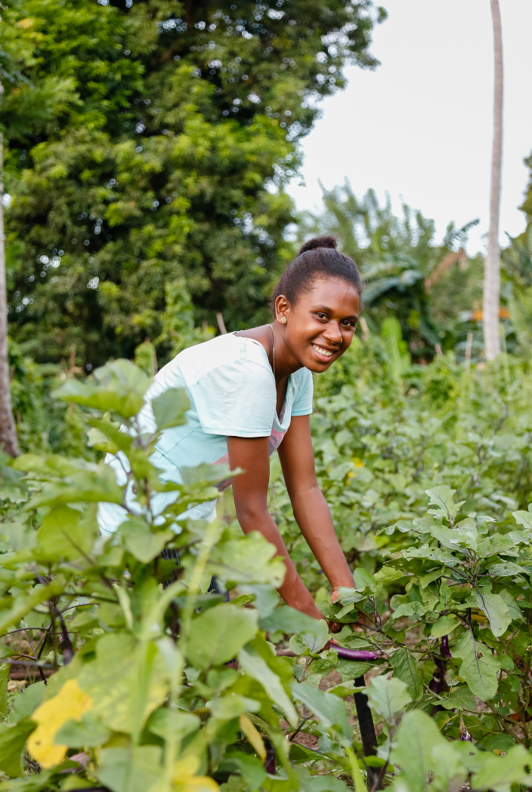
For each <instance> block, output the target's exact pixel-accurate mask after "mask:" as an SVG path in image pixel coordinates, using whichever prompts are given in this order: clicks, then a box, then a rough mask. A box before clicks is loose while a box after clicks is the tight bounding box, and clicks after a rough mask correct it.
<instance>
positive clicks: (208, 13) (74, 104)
mask: <svg viewBox="0 0 532 792" xmlns="http://www.w3.org/2000/svg"><path fill="white" fill-rule="evenodd" d="M384 17H385V12H384V11H383V10H382V9H380V8H377V7H375V6H374V4H373V2H371V0H363V1H362V2H359V3H357V4H354V5H353V4H351V3H349V2H347V0H335V2H324V1H323V0H312V2H308V1H305V2H303V1H302V0H301V2H283V1H282V0H277V2H271V1H270V2H262V3H257V2H249V1H248V0H245V1H242V0H241V1H240V2H234V3H229V2H216V3H214V2H210V1H208V0H205V2H195V3H177V2H174V1H173V0H172V2H164V1H163V0H145V2H138V0H137V1H136V2H134V3H132V2H130V1H129V0H127V2H125V3H124V2H122V0H121V1H120V2H118V1H117V2H104V0H98V2H96V0H69V2H68V3H65V2H63V0H18V2H16V3H14V4H12V5H11V6H10V8H9V9H8V10H7V13H6V14H5V18H4V26H5V28H6V30H7V31H8V32H7V33H6V35H5V43H4V44H3V52H2V54H1V59H2V60H1V65H2V68H3V69H4V70H5V71H7V68H8V62H9V63H10V64H11V66H10V67H9V68H10V70H9V74H10V79H9V84H7V83H6V96H5V102H4V104H3V108H2V124H3V127H4V130H5V134H6V138H7V141H8V145H9V148H8V150H7V152H6V178H5V182H6V192H8V193H9V194H10V196H11V197H12V201H11V205H10V206H9V208H8V212H7V224H8V225H7V244H8V248H9V249H10V250H11V273H10V274H11V300H10V305H9V321H10V324H11V332H12V334H13V336H14V337H15V338H16V340H17V341H19V342H20V343H22V344H23V346H24V348H25V349H26V350H27V351H29V352H31V353H32V354H34V355H35V356H36V357H37V358H38V359H40V360H57V359H58V358H59V357H61V356H66V355H67V353H68V351H69V349H70V348H71V345H72V344H76V346H77V355H78V363H81V364H82V365H87V364H88V365H89V366H94V365H96V364H99V363H101V362H102V361H104V360H105V359H107V358H108V357H109V356H126V357H132V355H133V351H134V349H135V347H136V346H137V345H138V344H139V343H140V342H142V341H144V339H145V338H147V337H149V338H150V339H151V340H152V341H153V342H155V343H156V344H157V346H158V349H159V351H160V354H161V355H162V356H163V358H164V356H165V355H168V354H170V353H172V352H174V351H176V349H179V348H180V347H181V346H184V345H186V344H187V343H189V342H190V333H191V332H192V331H191V327H193V326H194V324H197V325H201V324H202V322H203V323H210V324H213V323H214V317H215V314H216V312H217V311H221V312H222V314H223V316H224V319H225V322H226V324H227V326H228V327H229V329H235V328H237V327H238V326H241V325H243V324H245V323H248V322H249V321H252V320H258V321H260V319H261V318H264V316H265V313H266V309H265V307H264V306H265V302H266V301H265V295H266V293H267V292H268V290H269V288H270V287H271V283H272V280H273V279H274V278H275V275H276V273H277V272H278V271H279V269H281V268H282V266H283V265H284V264H285V263H286V261H287V259H288V258H289V256H290V246H289V245H288V244H287V243H286V242H285V241H284V237H283V232H284V229H285V227H286V225H287V224H288V223H289V222H290V221H291V220H292V205H291V202H290V200H289V198H288V197H287V195H286V194H285V193H284V191H283V185H284V183H285V181H286V179H288V178H289V177H290V176H292V175H293V173H294V172H295V169H296V168H297V165H298V149H297V143H298V140H299V139H300V138H301V137H302V136H303V135H305V133H306V132H307V131H308V130H309V129H310V128H311V126H312V123H313V120H314V118H315V117H316V113H317V109H316V100H317V99H318V98H319V97H320V96H324V95H327V94H330V93H332V92H334V91H335V90H337V89H338V88H340V87H342V85H343V83H344V77H343V74H342V68H343V66H344V65H345V64H347V63H353V62H354V63H357V64H359V65H360V66H363V67H369V68H372V67H374V66H375V65H376V63H377V62H376V61H375V59H374V58H372V56H371V55H370V53H369V45H370V42H371V33H372V30H373V27H374V25H375V24H376V23H377V22H379V21H381V20H382V19H384ZM37 95H39V96H40V97H41V99H42V98H43V97H45V96H47V97H48V101H47V102H43V101H41V102H36V101H35V97H36V96H37ZM37 105H39V106H42V107H44V110H43V111H41V112H35V111H34V108H35V107H36V106H37ZM17 246H18V247H17ZM14 252H16V255H13V253H14ZM193 310H194V313H192V312H193ZM183 316H185V318H186V317H188V319H187V320H186V321H184V320H183ZM191 317H193V318H192V320H190V319H191Z"/></svg>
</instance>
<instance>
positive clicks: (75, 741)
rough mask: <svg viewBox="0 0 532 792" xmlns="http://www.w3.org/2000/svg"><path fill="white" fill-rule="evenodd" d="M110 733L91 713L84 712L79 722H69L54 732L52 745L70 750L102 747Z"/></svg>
mask: <svg viewBox="0 0 532 792" xmlns="http://www.w3.org/2000/svg"><path fill="white" fill-rule="evenodd" d="M110 736H111V732H110V731H109V729H108V728H107V726H105V725H104V724H103V723H102V722H101V720H99V718H97V717H96V716H95V715H94V713H92V712H90V711H89V712H85V713H84V714H83V716H82V718H81V720H80V721H75V720H69V721H67V722H66V723H64V724H63V725H62V726H61V728H60V729H59V731H58V732H56V735H55V738H54V743H55V744H56V745H68V746H69V747H70V748H80V749H81V748H84V747H85V746H87V747H89V748H93V747H96V746H97V745H104V744H105V743H106V742H107V740H108V739H109V737H110Z"/></svg>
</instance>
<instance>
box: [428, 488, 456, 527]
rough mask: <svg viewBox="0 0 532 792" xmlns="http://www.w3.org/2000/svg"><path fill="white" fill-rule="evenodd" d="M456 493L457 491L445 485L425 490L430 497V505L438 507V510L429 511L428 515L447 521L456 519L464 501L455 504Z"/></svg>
mask: <svg viewBox="0 0 532 792" xmlns="http://www.w3.org/2000/svg"><path fill="white" fill-rule="evenodd" d="M455 493H456V490H452V489H451V488H450V487H447V486H446V485H445V484H442V485H440V486H439V487H433V489H430V490H425V494H426V495H428V496H429V500H430V503H431V504H433V505H434V506H436V507H437V508H436V509H429V510H428V513H429V514H434V515H436V516H438V517H443V518H444V519H446V520H451V519H452V518H454V517H456V515H457V514H458V512H459V511H460V506H462V505H463V503H464V501H461V502H460V503H454V500H453V497H454V494H455Z"/></svg>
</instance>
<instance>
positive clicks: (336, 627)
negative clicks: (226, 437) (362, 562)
mask: <svg viewBox="0 0 532 792" xmlns="http://www.w3.org/2000/svg"><path fill="white" fill-rule="evenodd" d="M349 588H351V587H349ZM339 597H340V591H339V588H336V589H334V590H333V593H332V596H331V605H334V603H335V602H337V601H338V599H339ZM357 617H358V618H357V621H358V622H359V624H342V622H335V621H332V622H329V630H330V631H331V632H332V633H339V632H341V631H342V630H343V628H344V627H347V626H349V627H351V629H352V630H354V631H355V632H362V629H363V628H362V625H364V624H366V617H365V615H364V614H363V613H361V612H360V611H357Z"/></svg>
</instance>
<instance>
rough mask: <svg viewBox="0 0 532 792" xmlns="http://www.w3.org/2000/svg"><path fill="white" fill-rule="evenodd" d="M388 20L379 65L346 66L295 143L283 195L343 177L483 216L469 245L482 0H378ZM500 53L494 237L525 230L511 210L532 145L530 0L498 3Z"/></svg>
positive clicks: (484, 59)
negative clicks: (296, 174) (500, 134)
mask: <svg viewBox="0 0 532 792" xmlns="http://www.w3.org/2000/svg"><path fill="white" fill-rule="evenodd" d="M380 4H381V5H383V6H385V8H386V9H387V10H388V13H389V17H388V19H387V20H386V22H384V23H383V24H382V25H380V26H378V27H377V28H376V30H375V35H374V43H373V46H372V52H373V54H374V55H375V56H376V57H377V58H378V59H379V60H380V61H381V65H380V66H379V67H378V68H377V69H376V70H375V71H363V70H361V69H357V68H355V67H353V68H349V69H348V70H347V72H346V73H347V77H348V80H349V82H348V86H347V88H346V89H345V90H344V91H341V92H339V93H338V94H337V95H336V96H334V97H329V98H327V99H325V100H324V101H323V102H322V103H321V109H322V116H321V118H320V119H319V120H318V121H317V122H316V125H315V127H314V129H313V131H312V132H311V133H310V135H309V136H308V137H307V138H306V139H305V140H304V141H303V144H302V147H303V153H304V163H303V167H302V171H301V175H302V177H303V181H304V185H302V184H301V179H297V178H296V179H295V180H293V181H292V183H291V184H290V185H289V188H288V192H289V193H290V194H291V195H292V196H293V197H294V198H295V200H296V205H297V207H298V208H299V209H311V210H312V209H314V208H316V207H318V206H319V205H320V203H321V190H320V187H319V184H318V180H321V181H322V183H323V184H324V185H325V187H327V188H329V189H330V188H331V187H333V186H334V185H337V184H342V183H343V182H344V178H345V177H347V178H348V179H349V180H350V182H351V185H352V187H353V189H354V191H355V194H356V195H357V196H362V194H363V193H364V192H365V191H366V190H367V189H368V188H370V187H373V188H374V189H375V190H376V191H377V193H378V194H379V196H380V197H382V198H384V194H385V192H386V191H388V192H389V193H390V194H391V196H392V200H393V201H394V205H397V204H398V201H399V197H400V196H402V197H403V198H404V199H405V201H406V202H407V203H408V204H410V205H411V206H412V207H413V208H415V209H421V211H422V212H423V213H424V215H425V216H427V217H431V218H433V219H434V220H435V221H436V225H437V231H438V237H439V238H441V236H442V235H443V232H444V230H445V226H446V225H447V223H448V222H449V221H450V220H454V221H455V222H456V223H457V224H459V225H463V224H465V223H466V222H468V221H469V220H473V219H474V218H476V217H478V218H480V225H479V226H477V227H476V228H475V229H473V230H472V231H471V233H470V240H469V245H468V251H469V252H470V253H474V252H476V251H478V250H484V247H485V238H484V235H485V234H486V233H487V229H488V217H489V215H488V212H489V186H490V163H491V143H492V112H493V33H492V26H491V15H490V3H489V0H380ZM500 7H501V16H502V30H503V48H504V69H505V75H504V88H505V97H504V149H503V174H502V202H501V243H503V244H504V241H505V239H506V235H505V232H508V233H510V234H511V235H512V236H515V235H516V234H518V233H520V232H521V231H522V230H523V229H524V226H525V222H524V215H523V213H522V212H520V211H519V210H518V208H517V207H518V206H519V205H520V204H521V202H522V199H523V191H524V190H525V187H526V184H527V178H528V172H527V168H526V166H525V165H524V163H523V158H524V157H526V156H528V155H529V154H530V152H531V151H532V103H531V102H530V95H529V93H528V91H529V90H530V86H531V85H532V46H531V43H530V41H531V32H532V0H500Z"/></svg>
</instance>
